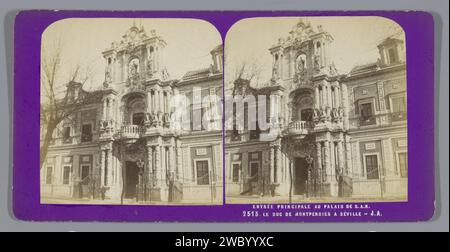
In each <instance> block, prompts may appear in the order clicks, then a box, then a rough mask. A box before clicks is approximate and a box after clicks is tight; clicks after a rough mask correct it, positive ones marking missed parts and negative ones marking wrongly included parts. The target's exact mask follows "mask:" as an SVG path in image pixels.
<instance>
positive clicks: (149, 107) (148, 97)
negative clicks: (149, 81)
mask: <svg viewBox="0 0 450 252" xmlns="http://www.w3.org/2000/svg"><path fill="white" fill-rule="evenodd" d="M151 109H152V91H149V92H147V109H146V111H147V113H150V112H151V111H152V110H151Z"/></svg>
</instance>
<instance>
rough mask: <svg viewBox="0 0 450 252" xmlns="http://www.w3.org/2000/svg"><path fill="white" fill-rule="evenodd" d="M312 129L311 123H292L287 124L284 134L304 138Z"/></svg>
mask: <svg viewBox="0 0 450 252" xmlns="http://www.w3.org/2000/svg"><path fill="white" fill-rule="evenodd" d="M312 128H313V123H312V122H308V121H294V122H291V123H289V125H288V126H287V128H286V130H285V133H286V134H287V135H294V136H306V135H307V134H308V131H309V130H310V129H312Z"/></svg>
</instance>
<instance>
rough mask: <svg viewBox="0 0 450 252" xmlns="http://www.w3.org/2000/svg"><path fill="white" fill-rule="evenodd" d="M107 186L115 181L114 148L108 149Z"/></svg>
mask: <svg viewBox="0 0 450 252" xmlns="http://www.w3.org/2000/svg"><path fill="white" fill-rule="evenodd" d="M106 165H107V167H106V183H105V184H106V186H111V185H112V184H113V183H112V181H113V179H112V178H113V166H112V148H110V149H108V150H106Z"/></svg>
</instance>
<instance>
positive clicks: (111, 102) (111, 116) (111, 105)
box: [108, 98, 114, 126]
mask: <svg viewBox="0 0 450 252" xmlns="http://www.w3.org/2000/svg"><path fill="white" fill-rule="evenodd" d="M108 115H109V120H114V99H112V98H110V99H109V113H108ZM111 126H112V125H111Z"/></svg>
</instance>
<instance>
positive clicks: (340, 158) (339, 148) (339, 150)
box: [337, 140, 344, 173]
mask: <svg viewBox="0 0 450 252" xmlns="http://www.w3.org/2000/svg"><path fill="white" fill-rule="evenodd" d="M337 153H338V169H339V171H340V172H341V173H342V172H344V152H343V149H342V140H340V141H339V142H338V143H337Z"/></svg>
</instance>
